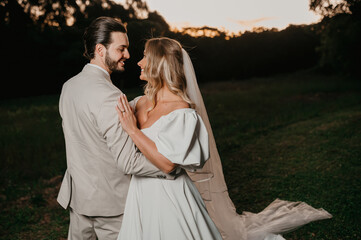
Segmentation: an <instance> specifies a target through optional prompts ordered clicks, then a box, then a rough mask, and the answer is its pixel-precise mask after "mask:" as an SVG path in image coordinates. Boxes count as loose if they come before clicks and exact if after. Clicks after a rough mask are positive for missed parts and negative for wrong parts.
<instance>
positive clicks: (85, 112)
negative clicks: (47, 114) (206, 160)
mask: <svg viewBox="0 0 361 240" xmlns="http://www.w3.org/2000/svg"><path fill="white" fill-rule="evenodd" d="M83 38H84V47H85V53H84V55H85V56H86V57H87V58H88V59H89V60H90V63H88V64H87V65H86V66H85V67H84V68H83V70H82V71H81V72H80V73H79V74H78V75H76V76H74V77H73V78H71V79H69V80H68V81H67V82H66V83H65V84H64V85H63V89H62V92H61V96H60V101H59V112H60V115H61V117H62V124H63V132H64V138H65V145H66V158H67V171H66V172H65V176H64V179H63V182H62V185H61V188H60V191H59V195H58V202H59V204H60V205H61V206H62V207H64V208H65V209H66V208H68V207H69V211H70V224H69V232H68V239H69V240H72V239H96V237H97V238H98V239H99V240H103V239H116V238H117V235H118V232H119V230H120V227H121V222H122V216H123V211H124V205H125V200H126V197H127V191H128V186H129V183H130V175H129V174H135V175H142V176H149V177H160V178H168V179H173V178H174V177H172V176H171V175H167V174H164V173H163V172H161V171H160V170H159V169H158V168H156V167H155V166H154V165H152V164H151V163H150V162H149V161H148V160H147V159H146V158H145V157H144V156H143V155H142V154H141V153H140V152H139V151H137V149H136V147H135V145H134V143H133V142H132V141H131V139H130V137H129V136H128V135H127V134H126V132H125V131H123V129H122V128H121V126H120V124H119V121H118V115H117V112H116V109H115V107H116V105H117V100H118V98H119V96H120V94H121V91H120V90H119V89H118V88H116V87H115V86H114V85H113V84H112V82H111V80H110V74H111V73H112V72H119V71H120V72H121V71H124V65H125V61H126V60H127V59H129V57H130V55H129V52H128V46H129V41H128V37H127V33H126V28H125V27H124V25H123V24H122V23H121V22H120V21H118V20H116V19H114V18H109V17H100V18H97V19H95V20H94V21H93V22H92V23H91V24H90V26H89V27H88V28H87V29H86V31H85V33H84V36H83Z"/></svg>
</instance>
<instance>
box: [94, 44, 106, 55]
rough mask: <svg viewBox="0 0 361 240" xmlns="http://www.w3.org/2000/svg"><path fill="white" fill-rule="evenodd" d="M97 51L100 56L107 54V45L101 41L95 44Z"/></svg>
mask: <svg viewBox="0 0 361 240" xmlns="http://www.w3.org/2000/svg"><path fill="white" fill-rule="evenodd" d="M95 53H96V54H97V55H99V56H100V57H103V56H104V55H105V46H104V45H103V44H101V43H98V44H97V45H95Z"/></svg>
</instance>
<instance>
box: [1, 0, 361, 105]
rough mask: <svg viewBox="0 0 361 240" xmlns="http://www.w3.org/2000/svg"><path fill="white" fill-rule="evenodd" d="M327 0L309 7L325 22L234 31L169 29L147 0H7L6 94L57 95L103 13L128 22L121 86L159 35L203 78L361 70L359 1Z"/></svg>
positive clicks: (134, 81)
mask: <svg viewBox="0 0 361 240" xmlns="http://www.w3.org/2000/svg"><path fill="white" fill-rule="evenodd" d="M329 2H330V1H328V0H324V1H322V0H311V1H310V8H311V9H312V10H314V11H316V12H318V13H320V14H322V15H323V16H324V18H323V20H322V21H321V22H320V23H317V24H311V25H290V26H289V27H287V28H286V29H284V30H282V31H280V30H278V29H265V28H258V29H254V31H246V32H243V33H240V34H237V35H232V36H230V35H228V34H227V32H224V31H221V30H219V29H215V28H210V27H203V28H187V29H183V31H172V30H171V29H170V26H169V25H168V23H167V22H166V20H165V19H164V18H163V17H162V16H161V15H160V14H159V13H157V12H156V11H150V10H149V9H148V6H147V4H146V3H145V2H143V1H142V0H127V1H126V3H125V4H123V5H122V4H119V3H115V2H113V1H111V0H95V1H89V0H77V1H75V0H68V1H62V0H55V1H50V0H41V1H39V0H38V1H37V0H22V1H18V0H5V1H3V2H1V3H0V31H1V37H0V39H1V43H2V44H1V50H2V51H1V52H2V58H1V62H0V69H1V72H2V74H3V77H2V79H3V85H4V87H2V91H1V98H2V99H4V98H17V97H27V96H34V95H42V94H58V93H60V90H61V87H62V85H63V83H64V82H65V81H66V80H67V79H68V78H70V77H72V76H73V75H75V74H77V73H78V72H79V71H80V70H81V69H82V67H83V65H84V64H85V63H86V59H85V58H84V57H83V56H82V53H83V49H84V48H83V43H82V34H83V32H84V29H85V28H86V26H88V25H89V24H90V22H91V21H92V20H94V19H95V18H97V17H99V16H112V17H117V18H120V19H121V20H122V21H123V22H124V23H126V25H127V29H128V36H129V40H130V49H129V50H130V53H131V58H130V59H129V60H128V61H127V63H126V71H125V72H124V73H121V74H113V76H112V80H113V82H114V84H115V85H117V86H118V87H120V88H132V87H138V86H139V85H140V84H141V82H140V80H139V73H140V69H139V67H138V66H137V65H136V63H137V62H138V61H139V60H140V59H141V57H142V55H143V48H144V43H145V41H146V40H147V39H148V38H151V37H159V36H167V37H171V38H175V39H177V40H179V41H180V42H181V43H182V44H183V46H184V48H185V49H187V50H188V52H189V54H190V56H191V58H192V60H193V63H194V66H195V70H196V73H197V76H198V79H199V81H200V82H208V81H226V80H242V79H245V78H250V77H257V76H269V75H273V74H278V73H284V72H292V71H297V70H300V69H306V68H313V67H314V68H316V67H317V68H319V69H321V70H325V71H327V72H330V71H334V72H340V73H343V74H360V67H359V64H360V56H361V55H360V44H359V42H360V36H361V34H360V31H361V24H360V23H361V20H360V12H361V11H360V0H344V1H343V2H342V1H341V2H340V1H338V4H337V5H330V4H329ZM327 3H328V4H327ZM5 86H6V87H5Z"/></svg>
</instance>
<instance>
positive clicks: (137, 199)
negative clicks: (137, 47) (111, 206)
mask: <svg viewBox="0 0 361 240" xmlns="http://www.w3.org/2000/svg"><path fill="white" fill-rule="evenodd" d="M138 65H139V66H140V68H141V75H140V79H142V80H144V81H147V84H146V87H145V95H144V96H139V97H137V98H135V99H134V100H133V101H131V102H130V103H128V101H127V99H126V97H125V95H122V96H121V97H120V99H119V105H118V106H117V111H118V115H119V120H120V123H121V125H122V127H123V129H124V130H125V131H127V133H128V134H129V136H130V137H131V138H132V140H133V141H134V143H135V144H136V146H137V147H138V148H139V150H140V151H141V152H142V153H143V154H144V155H145V156H146V157H147V159H149V161H151V162H152V163H153V164H154V165H155V166H157V167H158V168H159V169H160V170H162V171H164V172H166V173H170V172H172V173H173V174H176V175H177V178H176V179H175V180H165V179H161V178H158V179H156V178H146V177H139V176H133V177H132V180H131V183H130V186H129V191H128V197H127V200H126V207H125V211H124V218H123V223H122V227H121V230H120V232H119V236H118V240H123V239H132V240H137V239H139V240H140V239H166V240H168V239H205V240H211V239H230V240H233V239H234V240H239V239H247V240H258V239H260V240H261V239H283V238H282V236H281V235H279V234H281V233H284V232H288V231H290V230H293V229H295V228H297V227H300V226H302V225H304V224H307V223H309V222H311V221H315V220H321V219H326V218H331V217H332V216H331V215H330V214H329V213H328V212H327V211H325V210H323V209H314V208H313V207H311V206H309V205H307V204H306V203H303V202H288V201H283V200H279V199H276V200H275V201H274V202H273V203H271V204H270V205H269V206H268V207H267V208H266V209H265V210H263V211H262V212H260V213H258V214H253V213H248V212H246V213H243V214H242V215H239V214H237V213H236V209H235V207H234V205H233V203H232V201H231V200H230V198H229V196H228V191H227V186H226V184H225V181H224V176H223V172H222V165H221V161H220V158H219V154H218V151H217V148H216V143H215V140H214V137H213V133H212V129H211V126H210V123H209V119H208V115H207V112H206V108H205V106H204V103H203V99H202V95H201V93H200V91H199V88H198V84H197V80H196V76H195V73H194V69H193V65H192V62H191V60H190V58H189V56H188V54H187V52H186V51H185V50H184V49H183V48H182V46H181V44H180V43H179V42H177V41H176V40H173V39H169V38H154V39H150V40H148V41H147V42H146V44H145V50H144V57H143V59H142V60H141V61H140V62H139V63H138Z"/></svg>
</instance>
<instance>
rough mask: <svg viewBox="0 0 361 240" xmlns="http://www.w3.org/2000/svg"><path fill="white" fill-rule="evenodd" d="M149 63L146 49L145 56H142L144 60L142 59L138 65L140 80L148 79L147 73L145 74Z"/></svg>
mask: <svg viewBox="0 0 361 240" xmlns="http://www.w3.org/2000/svg"><path fill="white" fill-rule="evenodd" d="M146 65H147V58H146V57H145V51H144V56H143V58H142V60H140V61H139V62H138V66H139V67H140V76H139V78H140V80H144V81H147V79H146V77H145V75H144V68H145V66H146Z"/></svg>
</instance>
